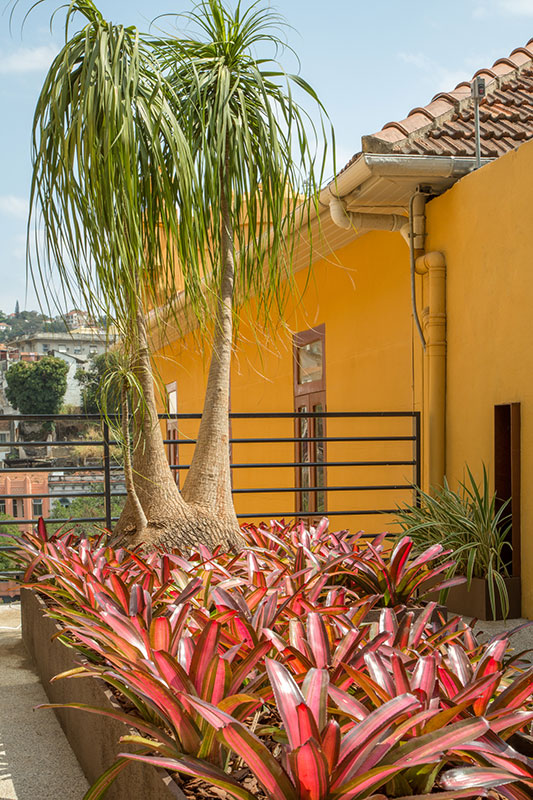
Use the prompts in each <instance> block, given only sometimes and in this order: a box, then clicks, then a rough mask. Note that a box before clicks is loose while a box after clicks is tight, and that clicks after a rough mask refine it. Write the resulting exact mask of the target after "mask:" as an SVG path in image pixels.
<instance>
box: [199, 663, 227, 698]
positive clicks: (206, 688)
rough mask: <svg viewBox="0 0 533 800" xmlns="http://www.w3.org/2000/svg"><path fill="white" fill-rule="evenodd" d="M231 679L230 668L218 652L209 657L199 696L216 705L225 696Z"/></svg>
mask: <svg viewBox="0 0 533 800" xmlns="http://www.w3.org/2000/svg"><path fill="white" fill-rule="evenodd" d="M230 680H231V668H230V665H229V664H228V662H227V661H225V660H224V659H223V658H221V657H220V656H219V655H218V654H217V655H215V656H214V658H212V659H211V662H210V663H209V665H208V667H207V670H206V672H205V675H204V679H203V681H202V686H201V690H200V697H202V698H203V699H204V700H208V701H209V702H210V703H213V704H214V705H217V704H218V703H219V702H220V701H221V700H223V699H224V697H226V695H227V692H228V689H229V685H230Z"/></svg>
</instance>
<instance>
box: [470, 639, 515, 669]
mask: <svg viewBox="0 0 533 800" xmlns="http://www.w3.org/2000/svg"><path fill="white" fill-rule="evenodd" d="M508 647H509V640H508V639H506V638H503V639H497V640H496V641H494V642H491V643H490V644H489V645H488V647H487V648H486V650H485V653H484V654H483V658H482V659H480V661H479V663H478V665H477V668H476V671H475V673H474V677H475V678H481V677H483V676H484V675H490V674H491V673H493V672H499V671H500V670H501V668H502V666H503V659H504V657H505V653H506V651H507V648H508Z"/></svg>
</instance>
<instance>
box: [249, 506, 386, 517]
mask: <svg viewBox="0 0 533 800" xmlns="http://www.w3.org/2000/svg"><path fill="white" fill-rule="evenodd" d="M397 513H398V509H397V508H383V509H379V508H374V509H364V510H362V511H267V512H263V513H262V514H252V513H250V514H237V517H238V519H243V517H254V518H255V517H269V518H271V519H275V518H278V519H280V518H283V517H296V518H298V517H352V516H355V517H357V516H361V517H362V516H365V515H366V514H368V515H369V516H373V515H374V514H397Z"/></svg>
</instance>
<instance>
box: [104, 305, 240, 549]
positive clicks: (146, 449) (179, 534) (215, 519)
mask: <svg viewBox="0 0 533 800" xmlns="http://www.w3.org/2000/svg"><path fill="white" fill-rule="evenodd" d="M136 322H137V332H136V335H137V342H138V350H137V352H136V354H135V358H134V363H133V371H134V372H135V374H136V376H137V380H138V382H139V384H140V388H141V391H142V394H143V407H144V412H143V413H142V414H140V413H137V414H135V415H134V434H133V435H134V448H133V469H132V472H133V482H134V488H135V495H134V494H132V493H130V492H128V497H127V499H126V504H125V506H124V510H123V512H122V514H121V516H120V519H119V521H118V522H117V525H116V527H115V531H114V534H115V536H116V537H117V538H118V539H119V540H121V541H124V540H126V541H127V543H128V544H130V545H135V544H141V543H142V544H145V545H152V544H157V545H161V546H165V547H179V548H185V549H187V548H190V547H194V546H195V545H197V544H198V542H202V543H203V544H205V545H207V546H208V547H211V548H212V547H215V546H216V545H218V544H222V545H225V546H232V547H235V546H236V545H237V544H238V535H237V531H238V525H237V522H236V518H235V512H233V516H232V517H231V515H228V516H221V515H219V514H218V512H216V509H215V506H216V504H214V505H210V506H206V505H205V504H204V503H203V502H202V501H201V500H200V502H195V501H193V500H189V501H188V502H186V501H185V499H184V498H183V497H182V495H181V494H180V492H179V490H178V487H177V486H176V482H175V480H174V478H173V476H172V473H171V471H170V469H169V466H168V460H167V454H166V451H165V445H164V442H163V436H162V433H161V426H160V424H159V419H158V415H157V405H156V401H155V391H154V376H153V372H152V367H151V361H150V352H149V348H148V339H147V334H146V324H145V320H144V316H143V314H142V313H141V312H140V311H139V312H138V313H137V317H136ZM230 337H231V333H230ZM230 342H231V338H230ZM227 425H228V422H227V414H226V426H227ZM226 439H227V433H226ZM227 469H228V476H229V457H228V467H227ZM135 496H136V497H137V498H138V500H139V502H140V505H141V507H142V511H143V513H144V515H145V517H146V526H145V527H143V528H139V516H138V513H137V511H136V508H135V499H134V498H135ZM229 497H230V501H231V488H230V491H229Z"/></svg>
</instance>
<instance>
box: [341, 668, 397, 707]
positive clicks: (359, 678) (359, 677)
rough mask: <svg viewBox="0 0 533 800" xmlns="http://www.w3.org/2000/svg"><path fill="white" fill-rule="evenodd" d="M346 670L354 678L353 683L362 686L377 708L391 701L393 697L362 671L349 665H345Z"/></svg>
mask: <svg viewBox="0 0 533 800" xmlns="http://www.w3.org/2000/svg"><path fill="white" fill-rule="evenodd" d="M343 667H344V669H345V670H346V672H347V673H348V675H349V676H350V678H352V680H353V682H354V683H355V684H356V685H357V686H360V687H361V689H362V690H363V691H364V692H365V694H367V695H368V697H369V698H370V700H371V701H372V703H373V704H374V705H376V706H379V705H381V704H382V703H386V702H388V701H389V700H391V695H390V694H389V693H388V692H386V691H385V690H384V689H382V687H381V686H380V685H379V684H378V683H376V682H375V681H373V680H372V679H371V678H369V677H368V676H367V675H365V673H364V672H361V670H358V669H354V668H353V667H351V666H350V665H349V664H343Z"/></svg>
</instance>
